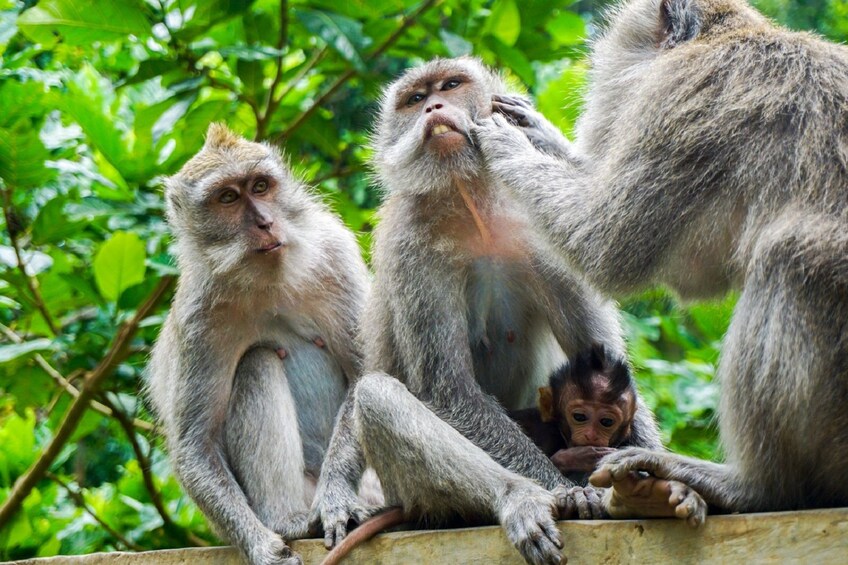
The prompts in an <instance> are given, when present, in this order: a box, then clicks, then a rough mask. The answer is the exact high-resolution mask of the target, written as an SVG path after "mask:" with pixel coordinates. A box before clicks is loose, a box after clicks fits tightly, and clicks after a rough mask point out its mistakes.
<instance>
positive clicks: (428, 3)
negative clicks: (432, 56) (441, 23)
mask: <svg viewBox="0 0 848 565" xmlns="http://www.w3.org/2000/svg"><path fill="white" fill-rule="evenodd" d="M440 1H441V0H425V1H424V2H423V3H422V4H421V5H420V6H419V7H418V9H417V10H415V11H414V12H413V13H412V14H410V15H409V16H407V17H405V18H404V20H403V22H402V23H401V24H400V26H399V27H398V28H397V29H396V30H395V32H394V33H393V34H392V35H390V36H389V37H388V38H387V39H386V40H385V41H383V43H381V44H380V46H379V47H377V49H375V50H374V51H372V52H371V53H369V54H368V55H367V56H366V57H364V58H363V61H364V62H365V63H368V62H370V61H373V60H374V59H376V58H377V57H379V56H380V55H382V54H383V53H385V52H386V51H387V50H388V49H389V47H391V46H392V45H394V43H395V42H396V41H397V40H398V39H400V37H401V36H402V35H403V32H405V31H406V30H407V29H408V28H409V27H410V26H411V25H412V24H414V23H415V21H416V20H417V19H418V18H419V17H420V16H421V14H423V13H424V12H426V11H427V10H429V9H430V8H431V7H433V6H434V5H436V4H438V3H439V2H440ZM356 73H357V70H356V68H354V67H351V68H349V69H348V70H346V71H345V72H343V73H342V74H341V75H339V77H338V78H337V79H336V80H335V81H334V82H333V84H332V85H330V87H329V88H328V89H327V90H325V91H324V93H323V94H321V96H319V97H318V98H317V99H316V100H315V101H314V102H312V104H311V105H310V106H309V108H307V109H306V110H304V111H303V112H301V114H300V115H299V116H298V117H297V118H295V119H294V121H293V122H292V123H291V124H289V127H288V128H286V129H285V130H284V131H283V132H282V133H280V134H279V135H277V136H275V138H274V141H275V142H276V143H280V142H281V141H282V140H283V139H285V138H288V137H290V136H291V134H292V133H294V132H295V131H296V130H297V129H298V128H300V126H302V125H303V124H304V123H305V122H306V120H308V119H309V118H310V117H312V114H314V113H315V112H316V111H317V110H318V108H320V107H321V106H322V105H323V104H324V103H325V102H326V101H327V100H328V99H329V98H330V97H331V96H332V95H333V94H335V92H336V91H337V90H338V89H339V88H341V87H342V85H344V84H345V83H346V82H347V81H348V80H350V79H351V78H352V77H353V76H354V75H356Z"/></svg>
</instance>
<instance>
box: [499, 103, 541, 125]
mask: <svg viewBox="0 0 848 565" xmlns="http://www.w3.org/2000/svg"><path fill="white" fill-rule="evenodd" d="M492 109H494V110H496V111H497V112H498V113H499V114H500V115H502V116H505V117H506V119H507V121H509V123H511V124H512V125H514V126H519V127H523V128H526V127H530V125H531V123H530V118H529V117H528V116H527V113H526V112H525V111H524V109H522V108H519V107H516V106H508V105H505V104H501V103H499V102H494V103H493V104H492Z"/></svg>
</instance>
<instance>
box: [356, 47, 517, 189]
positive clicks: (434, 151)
mask: <svg viewBox="0 0 848 565" xmlns="http://www.w3.org/2000/svg"><path fill="white" fill-rule="evenodd" d="M505 93H507V88H506V85H505V84H504V82H503V80H502V79H501V77H500V76H498V75H497V74H495V73H494V72H492V71H491V70H489V69H487V68H486V67H484V66H483V64H482V63H481V62H480V61H479V60H477V59H473V58H470V57H461V58H458V59H436V60H434V61H431V62H429V63H427V64H426V65H423V66H421V67H417V68H413V69H410V70H408V71H406V73H404V74H403V76H401V77H400V78H399V79H397V80H396V81H395V82H393V83H392V84H391V85H389V86H388V88H386V90H385V92H384V93H383V98H382V103H381V108H380V115H379V118H378V120H377V125H376V130H375V133H374V136H373V137H372V146H373V147H374V163H375V168H376V171H377V176H378V177H379V180H380V182H381V184H382V185H383V186H384V187H386V188H387V189H388V190H389V191H394V192H401V191H403V192H411V193H420V194H425V193H428V192H432V191H434V190H440V189H446V188H448V187H450V185H451V179H452V177H455V176H458V177H459V178H461V179H464V180H468V179H471V178H474V177H476V176H478V175H479V174H480V171H481V170H482V163H483V161H482V157H481V155H480V153H479V151H477V149H476V148H475V146H474V143H473V141H472V138H471V133H470V132H471V128H472V126H473V125H474V121H475V119H477V118H478V117H486V116H488V115H490V114H491V111H492V95H493V94H505Z"/></svg>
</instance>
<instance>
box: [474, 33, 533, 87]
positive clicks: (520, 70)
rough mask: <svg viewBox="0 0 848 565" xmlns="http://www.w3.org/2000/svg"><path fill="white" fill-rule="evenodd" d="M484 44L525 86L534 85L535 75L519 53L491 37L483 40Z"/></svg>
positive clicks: (525, 59) (528, 62)
mask: <svg viewBox="0 0 848 565" xmlns="http://www.w3.org/2000/svg"><path fill="white" fill-rule="evenodd" d="M485 44H486V47H488V48H489V49H491V50H492V51H493V52H494V53H495V55H496V56H497V58H498V60H499V61H500V62H501V63H502V64H503V65H505V66H506V67H508V68H509V69H511V70H512V71H513V72H514V73H515V74H517V75H518V77H519V78H520V79H521V80H522V81H523V82H524V83H525V84H526V85H527V86H529V87H532V86H533V85H535V84H536V73H535V72H534V71H533V67H532V66H531V65H530V61H528V60H527V58H526V57H525V56H524V54H523V53H522V52H521V51H519V50H518V49H516V48H514V47H510V46H509V45H507V44H505V43H504V42H502V41H501V40H500V39H498V38H497V37H495V36H493V35H490V36H489V37H487V38H486V39H485ZM499 66H500V65H499Z"/></svg>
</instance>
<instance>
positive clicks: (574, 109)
mask: <svg viewBox="0 0 848 565" xmlns="http://www.w3.org/2000/svg"><path fill="white" fill-rule="evenodd" d="M586 73H587V69H586V66H585V65H584V64H582V63H577V64H572V65H569V66H568V67H566V68H565V70H563V72H562V73H561V74H560V76H559V78H557V79H556V80H552V81H551V82H549V83H548V84H547V85H546V86H545V88H544V90H542V91H541V92H540V93H539V96H538V100H537V101H538V104H539V111H540V112H542V113H543V114H544V115H545V117H547V118H548V119H549V120H550V121H551V122H552V123H553V124H554V125H556V126H557V127H559V129H561V130H562V131H563V133H565V134H566V135H569V134H570V133H571V131H572V130H573V129H574V124H575V122H576V121H577V117H578V115H579V114H580V106H581V104H582V94H583V88H584V87H585V85H586Z"/></svg>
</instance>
